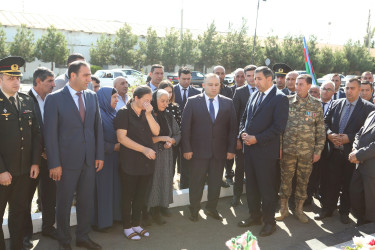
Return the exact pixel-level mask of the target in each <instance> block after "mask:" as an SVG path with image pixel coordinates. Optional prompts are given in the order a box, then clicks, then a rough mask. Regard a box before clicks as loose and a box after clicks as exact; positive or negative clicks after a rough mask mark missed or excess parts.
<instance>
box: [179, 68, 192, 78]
mask: <svg viewBox="0 0 375 250" xmlns="http://www.w3.org/2000/svg"><path fill="white" fill-rule="evenodd" d="M181 74H185V75H188V74H192V72H191V70H190V69H189V68H188V67H182V68H180V69H179V70H178V77H180V76H181Z"/></svg>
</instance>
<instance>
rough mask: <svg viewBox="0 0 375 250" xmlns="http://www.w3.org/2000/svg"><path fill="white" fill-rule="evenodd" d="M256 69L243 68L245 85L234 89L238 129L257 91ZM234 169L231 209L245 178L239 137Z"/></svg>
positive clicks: (253, 66)
mask: <svg viewBox="0 0 375 250" xmlns="http://www.w3.org/2000/svg"><path fill="white" fill-rule="evenodd" d="M256 68H257V67H256V66H255V65H248V66H246V67H245V68H244V74H245V76H246V77H245V78H246V82H247V84H245V85H244V86H242V87H239V88H237V89H236V91H235V93H234V96H233V104H234V109H235V110H236V117H237V127H238V128H239V127H240V121H241V118H242V115H243V113H244V111H245V108H246V104H247V102H248V101H249V97H250V96H251V94H253V93H254V92H255V91H257V89H256V88H255V82H254V72H255V69H256ZM235 160H236V169H235V172H234V184H233V199H232V202H231V205H232V206H233V207H236V206H238V204H239V203H240V197H241V195H242V192H243V179H244V176H245V172H244V158H243V152H242V141H241V138H240V137H237V145H236V157H235Z"/></svg>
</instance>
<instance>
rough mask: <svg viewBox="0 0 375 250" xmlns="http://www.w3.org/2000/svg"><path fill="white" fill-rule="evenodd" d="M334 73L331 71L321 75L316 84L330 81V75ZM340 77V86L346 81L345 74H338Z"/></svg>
mask: <svg viewBox="0 0 375 250" xmlns="http://www.w3.org/2000/svg"><path fill="white" fill-rule="evenodd" d="M333 75H334V73H331V74H327V75H324V76H323V77H321V78H318V80H317V81H318V85H319V86H321V85H322V83H323V82H326V81H330V80H331V78H332V76H333ZM339 76H340V78H341V86H342V87H343V86H345V83H346V79H345V76H344V75H342V74H339Z"/></svg>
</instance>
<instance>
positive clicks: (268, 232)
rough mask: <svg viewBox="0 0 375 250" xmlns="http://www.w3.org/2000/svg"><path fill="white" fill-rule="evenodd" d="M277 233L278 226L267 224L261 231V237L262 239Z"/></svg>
mask: <svg viewBox="0 0 375 250" xmlns="http://www.w3.org/2000/svg"><path fill="white" fill-rule="evenodd" d="M275 231H276V225H275V224H269V223H266V224H265V225H264V226H263V228H262V230H260V233H259V236H261V237H266V236H270V235H271V234H273V233H274V232H275Z"/></svg>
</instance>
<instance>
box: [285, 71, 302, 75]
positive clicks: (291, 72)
mask: <svg viewBox="0 0 375 250" xmlns="http://www.w3.org/2000/svg"><path fill="white" fill-rule="evenodd" d="M291 74H295V75H297V76H298V75H299V74H298V72H297V71H295V70H293V71H289V72H288V73H287V74H286V76H288V75H291Z"/></svg>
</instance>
